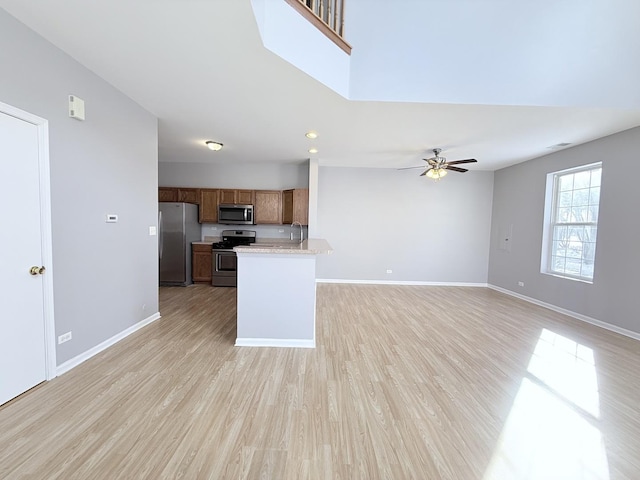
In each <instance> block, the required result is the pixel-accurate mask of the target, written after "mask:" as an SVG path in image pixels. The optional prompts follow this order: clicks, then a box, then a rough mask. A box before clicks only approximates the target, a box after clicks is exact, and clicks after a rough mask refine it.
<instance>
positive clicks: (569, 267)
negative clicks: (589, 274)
mask: <svg viewBox="0 0 640 480" xmlns="http://www.w3.org/2000/svg"><path fill="white" fill-rule="evenodd" d="M581 267H582V262H581V261H580V259H575V258H567V261H566V263H565V265H564V273H568V274H570V275H575V276H576V277H577V276H580V270H581Z"/></svg>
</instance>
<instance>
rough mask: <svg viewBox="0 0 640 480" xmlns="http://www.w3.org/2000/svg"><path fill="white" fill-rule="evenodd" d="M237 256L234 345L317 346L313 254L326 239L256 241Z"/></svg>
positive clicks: (323, 249) (322, 250)
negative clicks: (292, 241) (235, 333)
mask: <svg viewBox="0 0 640 480" xmlns="http://www.w3.org/2000/svg"><path fill="white" fill-rule="evenodd" d="M233 250H234V251H235V252H236V254H237V256H238V291H237V295H238V302H237V323H238V327H237V338H236V343H235V344H236V345H237V346H251V347H304V348H315V344H316V335H315V330H316V328H315V326H316V256H317V255H322V254H329V253H331V252H332V249H331V246H330V245H329V243H328V242H327V241H326V240H322V239H314V238H310V239H307V240H305V241H304V242H302V243H289V242H282V241H280V242H277V243H255V244H252V245H250V246H238V247H235V248H234V249H233Z"/></svg>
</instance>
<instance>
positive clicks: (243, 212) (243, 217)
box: [218, 204, 253, 225]
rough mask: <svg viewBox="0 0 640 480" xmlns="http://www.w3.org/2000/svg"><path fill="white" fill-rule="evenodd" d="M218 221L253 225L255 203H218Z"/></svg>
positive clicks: (226, 223) (227, 223)
mask: <svg viewBox="0 0 640 480" xmlns="http://www.w3.org/2000/svg"><path fill="white" fill-rule="evenodd" d="M218 223H222V224H225V225H253V205H232V204H222V205H218Z"/></svg>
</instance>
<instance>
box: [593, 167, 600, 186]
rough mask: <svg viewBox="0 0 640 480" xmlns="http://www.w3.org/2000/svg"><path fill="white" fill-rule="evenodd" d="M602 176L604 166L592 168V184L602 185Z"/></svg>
mask: <svg viewBox="0 0 640 480" xmlns="http://www.w3.org/2000/svg"><path fill="white" fill-rule="evenodd" d="M601 176H602V168H595V169H593V170H591V186H592V187H599V186H600V177H601Z"/></svg>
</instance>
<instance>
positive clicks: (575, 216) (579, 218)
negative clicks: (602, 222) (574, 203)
mask: <svg viewBox="0 0 640 480" xmlns="http://www.w3.org/2000/svg"><path fill="white" fill-rule="evenodd" d="M588 217H589V207H574V208H572V209H571V220H569V221H571V222H578V223H583V222H586V221H587V218H588Z"/></svg>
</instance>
